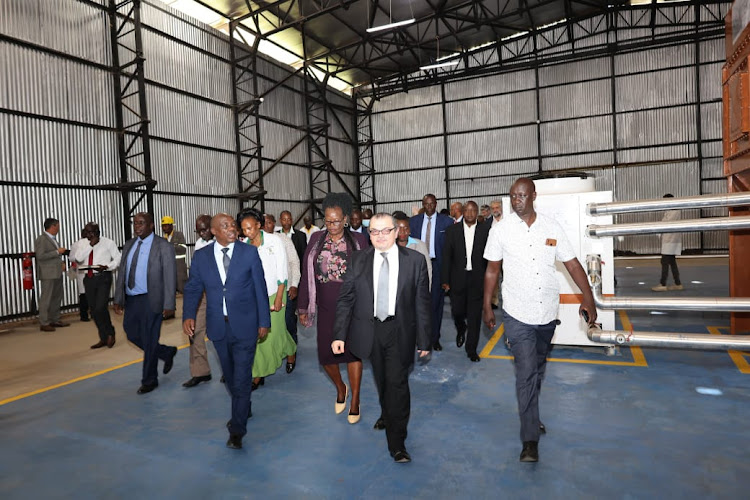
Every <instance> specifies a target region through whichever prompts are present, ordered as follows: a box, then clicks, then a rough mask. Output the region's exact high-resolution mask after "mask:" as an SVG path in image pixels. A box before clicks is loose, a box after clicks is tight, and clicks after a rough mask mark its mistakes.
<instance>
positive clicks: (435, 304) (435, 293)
mask: <svg viewBox="0 0 750 500" xmlns="http://www.w3.org/2000/svg"><path fill="white" fill-rule="evenodd" d="M444 303H445V291H444V290H443V287H442V284H441V281H440V261H439V260H438V259H432V290H431V293H430V307H432V343H433V344H434V343H435V342H437V341H438V340H440V323H442V322H443V304H444Z"/></svg>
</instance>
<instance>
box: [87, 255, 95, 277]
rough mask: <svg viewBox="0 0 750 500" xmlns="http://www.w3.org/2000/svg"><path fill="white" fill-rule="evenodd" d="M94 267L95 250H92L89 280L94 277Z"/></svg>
mask: <svg viewBox="0 0 750 500" xmlns="http://www.w3.org/2000/svg"><path fill="white" fill-rule="evenodd" d="M93 265H94V249H93V248H92V249H91V253H90V254H89V272H88V273H86V276H88V277H89V278H91V277H93V276H94V271H93V269H91V266H93Z"/></svg>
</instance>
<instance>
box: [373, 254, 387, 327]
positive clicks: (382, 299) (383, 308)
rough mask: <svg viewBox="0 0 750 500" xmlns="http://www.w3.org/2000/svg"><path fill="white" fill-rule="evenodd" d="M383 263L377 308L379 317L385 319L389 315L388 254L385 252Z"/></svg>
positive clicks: (379, 278) (379, 280)
mask: <svg viewBox="0 0 750 500" xmlns="http://www.w3.org/2000/svg"><path fill="white" fill-rule="evenodd" d="M380 255H382V256H383V264H382V265H381V266H380V276H378V303H377V307H376V308H375V311H376V314H375V316H377V318H378V319H379V320H380V321H384V320H385V319H386V318H387V317H388V277H389V275H390V272H389V271H388V254H387V253H385V252H383V253H381V254H380Z"/></svg>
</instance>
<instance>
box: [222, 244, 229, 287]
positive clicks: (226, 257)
mask: <svg viewBox="0 0 750 500" xmlns="http://www.w3.org/2000/svg"><path fill="white" fill-rule="evenodd" d="M221 251H222V252H224V258H223V260H222V261H223V263H224V281H226V280H227V276H229V261H230V260H231V259H230V258H229V253H228V252H229V249H228V248H222V249H221Z"/></svg>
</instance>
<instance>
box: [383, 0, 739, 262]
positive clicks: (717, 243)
mask: <svg viewBox="0 0 750 500" xmlns="http://www.w3.org/2000/svg"><path fill="white" fill-rule="evenodd" d="M685 8H686V9H692V8H693V7H685ZM701 8H708V9H714V10H715V11H716V13H717V14H718V15H723V13H726V10H727V8H728V6H727V5H712V6H708V7H701ZM627 16H634V17H632V19H631V18H628V23H625V22H622V23H621V24H623V25H625V24H629V26H628V28H627V29H622V30H620V29H618V31H617V32H616V35H615V36H616V39H617V40H618V41H623V42H624V41H628V40H632V39H635V38H637V37H642V36H644V35H646V36H650V29H648V27H647V26H646V28H644V29H642V28H641V24H642V23H641V21H640V20H639V18H638V17H637V16H635V15H634V14H632V13H630V12H629V13H628V14H627ZM648 18H649V16H645V19H646V20H648ZM623 19H624V18H623ZM692 19H694V16H693V15H692V13H686V14H685V15H684V16H682V17H681V18H680V22H681V23H689V22H692V21H691V20H692ZM581 26H582V25H581V24H577V25H575V26H574V29H575V30H581V29H582V27H581ZM686 26H687V27H686ZM690 26H691V25H689V24H688V25H685V24H682V25H680V26H676V27H675V28H674V31H675V32H677V31H679V32H680V33H683V34H684V33H685V32H686V30H687V31H690V30H691V29H695V25H692V26H693V27H692V28H691V27H690ZM564 29H565V27H564V26H563V27H559V28H558V27H555V28H554V29H553V31H554V30H564ZM660 29H663V28H660ZM696 33H697V30H696ZM543 38H546V39H547V40H557V39H560V38H561V37H559V36H556V35H555V34H554V33H553V34H550V35H548V36H546V37H540V38H539V39H538V41H541V40H542V39H543ZM562 39H567V38H566V37H565V36H563V37H562ZM607 41H608V39H607V38H606V36H597V37H589V38H586V39H585V42H586V44H587V45H590V46H596V45H598V44H603V43H606V42H607ZM610 41H611V40H610ZM509 44H514V45H513V50H515V51H519V50H520V51H523V50H526V49H524V48H523V47H524V45H523V42H522V41H520V40H519V41H513V42H509ZM528 45H532V44H531V43H528ZM565 46H566V44H565V43H562V45H561V47H562V49H561V50H567V49H565ZM581 46H582V45H580V44H579V43H578V41H576V47H581ZM491 50H495V49H488V53H489V51H491ZM503 50H506V49H504V48H501V52H502V51H503ZM539 50H545V47H539ZM723 50H724V40H723V39H720V38H713V39H703V40H700V41H698V42H692V41H691V42H689V43H683V44H680V45H674V46H668V47H659V48H645V49H643V50H639V51H634V52H626V53H615V54H614V55H610V56H603V57H594V58H591V59H588V60H584V61H576V62H568V63H557V64H549V65H542V66H541V67H539V68H538V76H537V74H535V71H534V70H533V69H524V70H520V71H515V72H508V73H504V74H499V75H493V76H488V77H483V78H477V77H474V78H471V79H465V80H459V81H452V82H449V83H444V84H438V85H434V86H432V87H426V88H421V89H419V90H410V91H409V93H404V94H395V95H390V96H387V97H383V98H381V99H380V100H378V101H376V103H375V105H374V108H373V114H372V135H373V141H374V142H373V161H374V165H375V170H376V175H375V192H376V193H377V202H378V209H379V210H380V209H384V210H397V209H398V210H404V211H406V212H407V213H410V212H411V208H412V207H413V206H418V205H419V200H420V199H421V197H422V195H423V194H424V193H426V192H432V193H434V194H435V195H437V196H438V199H439V202H438V204H439V208H445V207H446V206H447V205H448V201H456V200H458V201H465V200H467V199H474V200H476V201H477V202H479V203H480V204H482V203H486V202H489V201H490V200H491V199H493V198H495V197H497V196H499V195H502V194H506V193H507V192H508V190H509V188H510V185H511V184H512V182H513V180H514V179H515V178H517V177H520V176H523V175H529V174H537V173H540V172H549V171H555V170H565V169H576V170H582V171H586V172H588V173H590V174H592V175H594V176H596V185H597V189H600V190H612V191H613V192H614V197H615V199H616V200H633V199H644V198H654V197H661V196H662V195H663V194H664V193H666V192H671V193H672V194H674V195H675V196H688V195H696V194H701V193H717V192H725V191H726V182H725V181H723V180H722V178H721V176H722V151H721V67H722V64H723V62H724V61H723V59H724V52H723ZM553 52H554V50H553V51H552V52H550V49H549V48H547V49H546V54H551V53H553ZM546 54H545V55H546ZM476 59H478V60H481V59H486V57H484V56H479V57H477V58H476ZM443 96H444V98H443ZM537 103H538V105H537ZM447 197H449V198H450V200H447V199H446V198H447ZM694 212H695V213H692V212H690V213H685V214H684V216H685V217H692V216H695V217H699V216H700V215H701V214H700V213H699V211H694ZM722 214H726V210H714V211H707V210H704V211H703V214H702V215H703V216H709V215H722ZM660 216H661V214H649V215H623V216H620V217H618V220H619V221H621V222H629V221H640V220H651V219H654V218H657V217H660ZM684 246H685V248H686V249H688V250H702V251H705V252H720V251H722V250H725V249H726V248H727V247H728V239H727V234H726V233H720V232H719V233H706V234H704V235H703V236H701V235H700V234H699V233H690V234H686V235H685V236H684ZM616 249H617V250H621V251H633V252H637V253H658V251H659V241H658V237H656V236H643V237H632V238H625V239H624V240H623V241H619V242H617V243H616Z"/></svg>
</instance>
